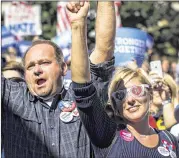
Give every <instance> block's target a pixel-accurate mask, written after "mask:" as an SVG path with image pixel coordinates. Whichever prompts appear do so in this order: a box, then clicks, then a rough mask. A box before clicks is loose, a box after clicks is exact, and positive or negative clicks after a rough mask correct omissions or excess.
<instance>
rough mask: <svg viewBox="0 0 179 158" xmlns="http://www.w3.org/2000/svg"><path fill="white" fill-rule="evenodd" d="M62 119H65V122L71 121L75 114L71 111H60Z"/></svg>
mask: <svg viewBox="0 0 179 158" xmlns="http://www.w3.org/2000/svg"><path fill="white" fill-rule="evenodd" d="M60 119H61V120H62V121H63V122H66V123H67V122H70V121H71V120H72V119H73V115H72V113H71V112H61V113H60Z"/></svg>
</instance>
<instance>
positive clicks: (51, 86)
mask: <svg viewBox="0 0 179 158" xmlns="http://www.w3.org/2000/svg"><path fill="white" fill-rule="evenodd" d="M63 74H64V72H63V71H62V68H61V66H60V65H59V64H58V63H57V60H56V57H55V50H54V48H53V47H52V46H51V45H49V44H37V45H35V46H33V47H32V48H31V49H30V50H29V51H28V53H27V54H26V57H25V80H26V82H27V85H28V87H29V90H30V92H31V93H32V94H34V95H37V96H40V97H49V96H51V95H53V94H55V93H57V92H60V90H61V88H62V76H63Z"/></svg>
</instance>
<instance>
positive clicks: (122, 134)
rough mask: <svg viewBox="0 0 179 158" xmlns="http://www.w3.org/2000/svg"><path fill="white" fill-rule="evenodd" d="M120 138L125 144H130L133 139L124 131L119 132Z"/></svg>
mask: <svg viewBox="0 0 179 158" xmlns="http://www.w3.org/2000/svg"><path fill="white" fill-rule="evenodd" d="M120 137H121V138H122V139H124V140H125V141H127V142H131V141H133V139H134V136H133V135H132V134H131V133H130V132H128V131H125V130H121V131H120Z"/></svg>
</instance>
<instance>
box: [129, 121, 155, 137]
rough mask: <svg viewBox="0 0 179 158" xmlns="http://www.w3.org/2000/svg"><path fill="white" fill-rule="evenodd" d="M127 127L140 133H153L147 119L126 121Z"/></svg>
mask: <svg viewBox="0 0 179 158" xmlns="http://www.w3.org/2000/svg"><path fill="white" fill-rule="evenodd" d="M127 128H128V129H129V130H130V131H131V132H133V131H134V132H137V133H138V134H140V135H150V134H153V133H152V131H153V129H152V127H150V125H149V120H148V119H145V120H142V121H140V122H137V123H133V122H132V123H131V122H128V123H127Z"/></svg>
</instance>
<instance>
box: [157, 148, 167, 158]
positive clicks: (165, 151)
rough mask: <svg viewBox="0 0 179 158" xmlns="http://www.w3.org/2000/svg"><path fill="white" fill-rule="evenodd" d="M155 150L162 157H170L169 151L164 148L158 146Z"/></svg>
mask: <svg viewBox="0 0 179 158" xmlns="http://www.w3.org/2000/svg"><path fill="white" fill-rule="evenodd" d="M157 150H158V152H159V153H160V154H161V155H163V156H169V155H170V153H169V151H168V150H167V149H166V148H165V147H163V146H159V147H158V148H157Z"/></svg>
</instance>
